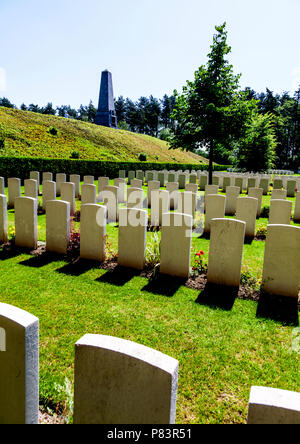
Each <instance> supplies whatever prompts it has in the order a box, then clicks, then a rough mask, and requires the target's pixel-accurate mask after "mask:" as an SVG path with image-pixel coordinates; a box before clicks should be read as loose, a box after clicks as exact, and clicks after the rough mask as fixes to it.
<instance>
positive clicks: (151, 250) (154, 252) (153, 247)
mask: <svg viewBox="0 0 300 444" xmlns="http://www.w3.org/2000/svg"><path fill="white" fill-rule="evenodd" d="M146 262H147V265H149V266H150V267H156V266H158V265H159V263H160V238H159V235H158V233H157V232H154V233H152V234H151V237H150V241H149V245H148V247H147V248H146Z"/></svg>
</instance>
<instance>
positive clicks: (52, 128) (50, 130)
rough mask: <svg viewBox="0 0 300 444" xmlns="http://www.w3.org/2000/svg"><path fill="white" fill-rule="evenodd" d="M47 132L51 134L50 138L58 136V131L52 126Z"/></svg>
mask: <svg viewBox="0 0 300 444" xmlns="http://www.w3.org/2000/svg"><path fill="white" fill-rule="evenodd" d="M48 132H49V134H51V135H52V136H57V134H58V129H57V128H55V126H52V127H51V128H49V130H48Z"/></svg>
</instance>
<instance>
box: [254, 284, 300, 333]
mask: <svg viewBox="0 0 300 444" xmlns="http://www.w3.org/2000/svg"><path fill="white" fill-rule="evenodd" d="M256 317H258V318H265V319H272V320H273V321H276V322H279V323H281V324H283V325H289V326H294V327H298V326H299V312H298V300H297V298H289V297H285V296H276V295H270V294H267V293H264V292H261V295H260V298H259V301H258V306H257V311H256Z"/></svg>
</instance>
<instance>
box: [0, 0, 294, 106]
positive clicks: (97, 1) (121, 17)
mask: <svg viewBox="0 0 300 444" xmlns="http://www.w3.org/2000/svg"><path fill="white" fill-rule="evenodd" d="M299 17H300V0H251V1H249V0H127V1H125V0H114V1H108V0H107V1H104V0H84V1H83V0H80V1H79V0H50V1H45V0H0V23H1V26H0V97H1V96H7V97H8V98H9V99H10V100H11V101H13V102H14V103H15V104H16V105H18V106H20V104H21V103H22V102H24V103H26V104H27V105H28V104H29V103H37V104H39V105H45V104H46V103H47V102H48V101H52V102H53V104H54V105H60V104H70V105H71V106H73V107H76V108H77V107H79V105H80V104H81V103H82V104H88V103H89V100H93V102H94V104H97V101H98V94H99V86H100V74H101V71H102V70H104V69H109V70H110V71H111V72H112V74H113V82H114V93H115V96H116V97H117V96H119V95H123V96H124V97H130V98H131V99H133V100H136V99H138V98H139V97H140V96H149V95H150V94H152V95H154V96H155V97H158V98H161V97H162V96H163V95H164V94H165V93H167V94H171V93H172V92H173V90H174V89H179V90H180V89H181V88H182V86H183V85H184V84H185V83H186V80H192V79H193V77H194V72H195V70H196V69H197V68H198V67H199V66H200V65H201V64H204V63H206V61H207V58H206V56H207V54H208V52H209V49H210V48H209V47H210V45H211V43H212V37H213V33H214V27H215V25H218V24H221V23H223V22H224V21H226V22H227V29H228V43H229V44H230V45H231V47H232V53H231V55H230V57H229V60H230V62H231V63H232V64H233V66H234V71H235V72H236V73H242V78H241V87H245V86H250V87H252V88H254V89H255V90H256V91H264V90H265V88H266V87H268V88H269V89H271V90H273V91H275V92H278V93H282V92H283V91H290V92H292V91H294V90H295V89H296V88H297V87H298V85H299V84H300V50H299V48H300V33H299Z"/></svg>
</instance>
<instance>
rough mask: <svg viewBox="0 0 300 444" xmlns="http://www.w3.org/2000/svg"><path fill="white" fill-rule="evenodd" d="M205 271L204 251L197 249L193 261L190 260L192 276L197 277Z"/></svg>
mask: <svg viewBox="0 0 300 444" xmlns="http://www.w3.org/2000/svg"><path fill="white" fill-rule="evenodd" d="M206 272H207V262H206V259H205V253H204V251H202V250H201V251H197V252H196V253H195V254H194V258H193V262H192V277H197V276H199V275H200V274H204V273H206Z"/></svg>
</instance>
